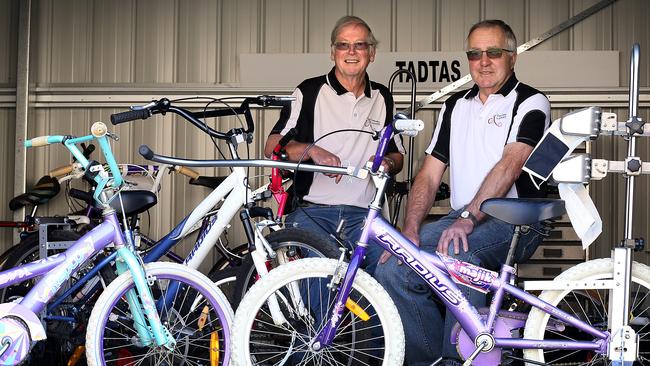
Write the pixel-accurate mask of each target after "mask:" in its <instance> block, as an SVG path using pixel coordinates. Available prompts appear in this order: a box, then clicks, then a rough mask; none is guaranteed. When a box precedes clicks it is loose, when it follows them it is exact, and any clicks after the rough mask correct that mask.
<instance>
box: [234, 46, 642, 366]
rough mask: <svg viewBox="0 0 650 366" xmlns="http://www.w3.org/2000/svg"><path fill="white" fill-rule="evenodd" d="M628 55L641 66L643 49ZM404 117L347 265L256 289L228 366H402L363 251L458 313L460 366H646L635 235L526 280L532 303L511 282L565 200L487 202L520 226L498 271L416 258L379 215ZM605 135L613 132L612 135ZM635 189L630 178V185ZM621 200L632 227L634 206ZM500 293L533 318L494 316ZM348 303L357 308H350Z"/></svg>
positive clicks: (290, 267) (386, 304)
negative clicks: (479, 296) (396, 264)
mask: <svg viewBox="0 0 650 366" xmlns="http://www.w3.org/2000/svg"><path fill="white" fill-rule="evenodd" d="M633 53H634V54H636V55H637V56H636V57H637V58H636V61H635V62H636V64H637V65H638V49H637V51H635V52H633ZM633 63H634V62H633ZM637 67H638V66H637ZM632 74H635V73H634V72H632ZM637 74H638V73H637ZM631 85H637V83H636V82H632V83H631ZM637 93H638V92H637ZM635 100H636V98H634V93H633V92H632V88H631V92H630V106H631V107H630V116H631V120H632V121H633V122H634V123H630V124H629V125H626V126H624V127H623V130H626V131H625V132H624V133H622V134H624V135H625V137H626V138H628V140H629V141H630V145H631V148H630V149H629V150H628V159H627V160H626V162H629V161H632V160H634V161H636V163H633V164H626V168H625V169H623V171H624V172H625V173H626V174H627V175H628V176H630V177H631V178H633V176H634V175H637V174H640V173H641V172H642V169H641V167H642V164H641V162H640V159H639V158H635V154H634V139H635V136H639V135H641V134H643V135H650V133H644V132H643V129H642V126H643V123H639V121H638V118H637V117H636V103H635V102H634V101H635ZM632 105H634V108H633V107H632ZM601 116H602V113H601V111H600V110H599V109H597V108H588V109H585V110H582V111H578V112H574V113H572V114H571V118H568V119H567V120H570V121H571V122H572V123H577V124H578V126H582V127H584V126H586V128H578V129H579V130H583V131H585V130H586V131H587V133H594V131H595V132H596V133H597V132H599V128H600V127H601V126H605V124H604V123H603V122H604V120H601ZM565 117H568V116H565ZM402 118H405V117H404V116H403V115H402V116H400V115H397V116H396V118H395V120H394V123H393V125H392V126H388V127H387V128H386V129H385V131H384V132H383V135H382V138H381V143H380V148H379V149H378V151H377V153H376V155H375V156H376V159H375V160H374V162H373V163H372V165H371V167H370V168H369V174H371V175H372V177H373V179H374V180H375V183H376V185H377V187H378V190H377V193H376V195H375V198H374V199H373V201H372V202H371V204H370V207H369V211H368V216H367V218H366V226H365V227H364V230H363V233H362V235H361V238H360V240H359V243H358V246H357V248H356V250H355V252H354V254H353V256H352V258H351V259H350V261H349V262H346V261H344V258H343V257H341V259H340V260H339V261H338V262H337V261H334V260H328V259H320V258H317V259H303V260H300V261H295V262H293V263H289V264H287V265H286V266H282V267H280V268H278V269H276V270H275V271H273V272H271V273H270V274H269V275H268V276H267V277H265V278H263V279H262V280H260V281H259V282H258V283H256V284H255V285H254V286H253V287H252V288H251V289H250V291H249V292H248V293H247V295H246V296H245V297H244V299H243V300H242V302H241V304H240V306H239V308H238V312H237V315H236V317H235V323H234V326H233V335H232V336H233V338H232V340H233V342H232V344H233V349H232V350H233V356H234V357H233V360H232V363H233V365H250V364H255V365H293V364H299V365H312V364H314V365H320V364H336V365H366V364H380V365H386V366H397V365H402V363H403V360H404V334H403V328H402V324H401V321H400V315H399V312H398V311H397V309H396V308H395V305H394V304H393V302H392V300H391V299H390V297H389V296H388V294H387V293H386V292H385V291H384V290H383V289H382V287H381V286H380V285H379V284H378V283H377V282H376V281H375V280H374V279H373V278H371V277H370V276H369V275H367V274H366V273H365V272H364V271H362V270H359V265H360V263H361V260H362V258H363V256H364V253H365V250H366V247H367V246H368V245H380V246H381V247H382V248H384V249H385V250H387V251H389V252H390V253H391V254H392V255H394V256H396V257H397V258H399V259H400V260H401V261H402V262H403V263H404V268H405V270H411V271H415V272H416V273H417V274H418V275H419V276H420V277H421V278H422V279H424V280H425V281H426V282H427V284H428V285H429V287H430V288H431V290H432V291H433V293H435V294H436V295H437V296H438V297H439V298H440V299H441V301H442V303H443V304H444V305H445V307H446V308H447V310H448V311H451V312H452V313H453V314H454V316H455V317H456V319H458V323H459V326H458V327H456V328H455V330H456V333H455V334H452V338H453V340H454V342H455V343H457V347H458V350H459V353H460V355H461V356H462V357H463V358H464V359H465V363H464V365H470V364H475V365H497V364H500V363H501V364H509V363H512V362H513V361H514V360H517V359H518V360H519V361H523V362H525V363H526V364H527V365H547V364H558V365H593V364H612V365H632V364H633V363H635V364H636V363H638V364H645V365H647V364H650V359H649V358H648V353H649V351H648V350H649V349H650V347H649V345H650V342H649V340H648V339H649V338H650V267H648V266H646V265H644V264H641V263H637V262H633V261H632V260H631V251H632V248H633V247H634V246H635V245H637V244H638V241H635V240H634V239H632V238H631V226H630V230H629V231H628V232H626V235H630V236H627V238H626V240H624V241H623V242H622V243H621V245H620V247H617V248H615V249H614V253H613V257H612V258H611V259H610V258H607V259H596V260H592V261H588V262H585V263H582V264H579V265H576V266H575V267H573V268H571V269H569V270H567V271H565V272H564V273H563V274H561V275H560V276H558V277H557V278H556V279H555V280H554V281H542V282H540V283H536V281H534V282H533V283H530V284H529V283H527V284H526V288H535V289H543V290H545V291H543V292H542V294H541V295H540V296H539V297H536V296H533V295H531V294H529V293H528V292H526V291H524V290H522V289H520V288H518V287H516V286H515V285H513V284H512V283H511V281H514V278H515V268H514V266H513V256H514V253H515V249H516V246H517V242H518V238H519V236H520V232H521V231H522V230H525V229H526V228H527V226H529V225H532V224H535V223H538V222H541V221H544V220H548V219H552V218H555V217H558V216H561V215H563V214H564V213H565V207H564V201H561V200H548V199H506V198H497V199H490V200H486V201H485V202H483V204H482V205H481V211H483V212H484V213H486V214H488V215H490V216H492V217H495V218H497V219H500V220H502V221H505V222H508V223H510V224H512V225H513V226H514V227H515V231H514V236H513V240H512V243H511V247H510V250H509V253H508V256H507V260H506V262H505V264H504V265H503V266H502V268H501V270H500V272H498V273H497V272H493V271H489V270H486V269H483V268H481V267H478V266H475V265H472V264H469V263H465V262H462V261H459V260H456V259H453V258H450V257H447V256H445V255H443V254H440V253H434V254H429V253H426V252H422V251H420V249H419V248H418V247H417V246H415V245H414V244H413V243H411V242H410V241H409V240H408V239H407V238H406V237H404V236H403V235H402V234H401V233H400V232H399V231H398V230H396V229H395V228H394V227H392V226H391V225H390V223H388V222H387V221H386V220H385V219H384V218H383V217H381V215H380V208H381V204H382V199H383V195H382V193H383V190H384V188H385V183H386V181H387V176H386V174H384V173H383V172H382V171H379V170H378V167H379V164H380V162H381V157H382V156H383V155H384V153H385V148H384V149H382V147H385V145H386V142H387V140H388V139H389V138H390V137H391V136H392V134H393V131H395V132H396V133H399V132H400V131H401V130H403V127H402V126H401V124H402V123H404V121H402V120H401V119H402ZM559 123H561V122H559ZM639 125H640V126H639ZM574 126H575V125H574ZM567 127H568V126H567ZM571 130H572V131H573V130H575V128H572V129H571ZM614 130H617V126H615V127H614ZM602 131H603V133H609V134H611V133H613V130H611V129H610V130H608V131H605V130H604V129H603V130H602ZM613 165H614V164H612V166H613ZM634 168H636V170H634V171H633V170H631V169H634ZM607 170H608V168H607V167H606V168H605V172H606V171H607ZM586 171H587V169H586V168H583V169H581V170H579V172H580V173H584V172H586ZM610 171H619V172H620V170H615V169H613V168H612V170H610ZM644 172H646V173H647V172H648V171H647V170H646V171H644ZM630 177H628V178H630ZM630 185H632V187H630ZM630 191H633V179H629V180H628V192H630ZM628 198H629V196H628ZM627 203H628V204H627V208H628V215H627V217H628V220H631V198H630V199H628V202H627ZM628 223H629V221H626V225H627V224H628ZM457 282H458V283H460V284H461V285H464V286H469V287H472V288H475V289H480V290H483V291H485V292H490V293H492V294H493V300H492V303H491V305H490V307H489V308H488V309H482V310H480V311H479V310H477V309H476V308H475V307H473V306H472V305H471V304H470V303H469V302H468V300H467V299H466V298H465V297H464V296H463V294H462V292H460V291H459V288H458V285H457ZM310 289H311V290H310ZM314 289H316V290H317V291H318V293H317V294H316V295H314V294H313V290H314ZM506 294H508V295H509V296H512V297H514V298H515V299H517V300H518V301H519V302H521V303H524V304H527V305H529V306H531V307H532V310H531V311H530V312H529V313H528V314H525V313H521V312H514V311H505V310H501V308H502V305H503V303H504V300H505V296H506ZM351 300H352V301H354V302H355V303H356V304H357V305H358V306H359V307H360V309H356V311H352V310H350V309H349V308H346V306H345V304H346V302H348V301H351ZM275 304H278V305H279V307H278V305H275ZM405 326H408V324H405ZM522 329H523V332H522ZM450 341H451V340H450ZM510 350H515V351H514V352H510ZM506 351H507V352H506ZM522 353H523V354H522Z"/></svg>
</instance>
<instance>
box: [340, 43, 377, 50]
mask: <svg viewBox="0 0 650 366" xmlns="http://www.w3.org/2000/svg"><path fill="white" fill-rule="evenodd" d="M372 45H373V44H372V43H368V42H354V43H350V42H334V48H335V49H336V50H337V51H348V50H349V49H350V47H353V48H354V50H355V51H365V50H367V49H368V47H370V46H372Z"/></svg>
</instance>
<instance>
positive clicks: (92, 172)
mask: <svg viewBox="0 0 650 366" xmlns="http://www.w3.org/2000/svg"><path fill="white" fill-rule="evenodd" d="M90 130H91V135H87V136H82V137H74V136H61V135H53V136H39V137H36V138H33V139H30V140H26V141H25V143H24V145H25V148H29V147H38V146H45V145H49V144H53V143H62V144H63V145H64V146H65V147H66V148H67V149H68V151H70V153H71V154H72V155H73V156H74V157H75V158H76V159H77V161H78V162H79V164H81V165H82V166H83V168H84V171H86V173H88V174H89V177H91V178H92V179H93V180H94V181H95V182H96V183H97V189H96V191H95V194H94V198H95V200H97V202H100V203H104V202H102V200H101V199H100V198H99V195H100V193H101V192H102V191H103V189H104V188H105V187H106V186H107V185H108V182H109V181H110V180H111V178H110V177H109V176H108V174H106V173H105V171H104V170H103V168H102V167H101V164H98V163H96V162H94V163H91V162H90V161H88V159H87V158H86V157H85V156H84V153H83V152H82V151H81V149H79V147H78V146H77V144H81V143H83V142H86V141H90V140H97V141H98V142H99V146H100V148H101V149H102V150H103V155H104V158H105V159H106V162H107V163H108V166H109V169H110V171H111V174H112V181H113V183H112V188H118V187H120V186H121V185H122V183H123V182H124V180H123V179H122V175H121V173H120V170H119V168H118V166H117V162H116V161H115V157H114V156H113V152H112V151H111V146H110V144H109V143H108V139H107V137H108V136H107V135H109V133H108V130H107V128H106V125H105V124H104V123H102V122H95V123H93V125H92V126H91V128H90ZM96 167H99V168H98V169H97V168H96Z"/></svg>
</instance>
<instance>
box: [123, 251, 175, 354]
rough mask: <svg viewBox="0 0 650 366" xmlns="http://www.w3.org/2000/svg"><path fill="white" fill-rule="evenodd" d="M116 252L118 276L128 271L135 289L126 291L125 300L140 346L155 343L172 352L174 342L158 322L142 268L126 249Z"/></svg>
mask: <svg viewBox="0 0 650 366" xmlns="http://www.w3.org/2000/svg"><path fill="white" fill-rule="evenodd" d="M117 252H118V255H119V258H118V260H117V261H116V262H117V263H116V264H117V270H118V274H121V273H123V272H126V271H130V272H131V275H132V276H133V282H134V284H135V288H134V289H130V290H128V291H127V293H126V300H127V303H128V304H129V309H130V311H131V315H132V317H133V326H134V328H135V329H136V331H137V332H138V336H139V337H140V340H141V342H142V345H143V346H149V345H151V344H152V343H153V342H155V343H156V345H158V346H164V347H165V348H167V349H169V350H173V348H174V344H175V343H176V341H175V340H174V338H173V337H172V336H171V333H169V330H168V329H167V328H165V327H164V326H163V324H162V322H161V320H160V316H159V315H158V312H157V310H156V306H155V302H154V300H153V295H152V294H151V289H150V288H149V280H148V278H147V277H146V274H145V271H144V267H143V266H142V264H141V262H140V261H139V260H138V258H137V257H136V256H135V255H134V254H133V253H132V252H131V251H130V250H129V249H128V248H126V247H121V248H118V249H117ZM147 324H148V325H147Z"/></svg>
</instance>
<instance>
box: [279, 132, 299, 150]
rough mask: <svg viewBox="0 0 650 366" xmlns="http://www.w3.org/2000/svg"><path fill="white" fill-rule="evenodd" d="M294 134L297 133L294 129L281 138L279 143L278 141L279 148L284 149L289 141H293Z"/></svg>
mask: <svg viewBox="0 0 650 366" xmlns="http://www.w3.org/2000/svg"><path fill="white" fill-rule="evenodd" d="M296 133H298V132H297V131H296V129H295V128H292V129H290V130H289V132H287V134H286V135H284V136H282V138H281V139H280V141H278V145H280V147H285V146H286V145H287V144H288V143H289V141H291V140H293V136H295V135H296Z"/></svg>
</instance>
